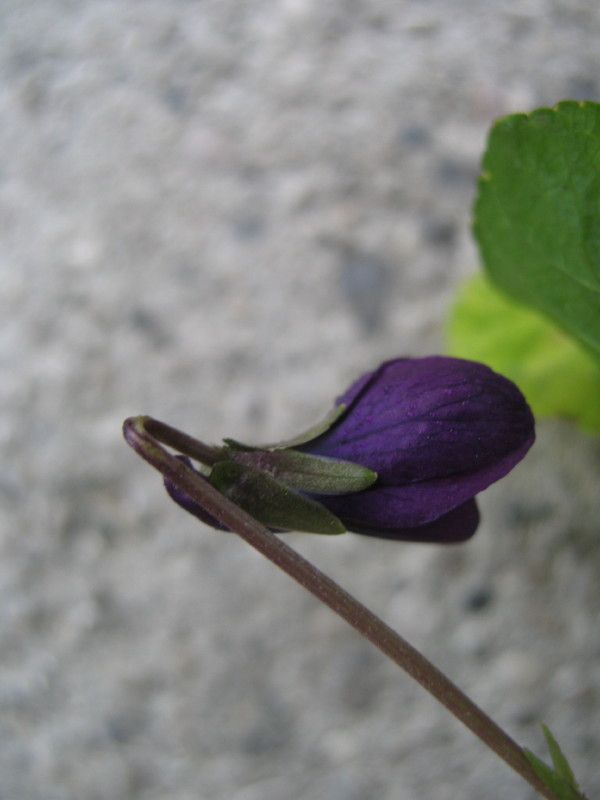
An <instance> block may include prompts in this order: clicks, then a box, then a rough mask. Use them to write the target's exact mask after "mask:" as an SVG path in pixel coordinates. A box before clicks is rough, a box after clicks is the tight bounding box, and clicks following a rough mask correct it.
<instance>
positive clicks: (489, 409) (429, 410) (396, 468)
mask: <svg viewBox="0 0 600 800" xmlns="http://www.w3.org/2000/svg"><path fill="white" fill-rule="evenodd" d="M337 405H338V406H339V405H341V406H344V409H343V411H342V413H341V415H339V416H338V418H337V419H336V420H335V421H334V422H333V423H332V424H331V425H330V426H329V427H328V428H326V429H325V430H324V432H320V433H319V434H318V435H316V436H315V437H313V438H310V437H309V439H308V441H304V440H302V438H301V437H300V438H299V440H292V441H291V442H290V443H288V444H287V445H286V443H283V444H282V445H278V446H274V447H272V448H264V449H261V448H245V446H243V445H240V446H239V447H240V448H242V452H233V451H231V450H230V449H229V448H223V450H222V452H223V454H224V455H223V458H229V457H231V458H233V459H234V460H236V461H239V462H243V463H244V464H246V465H253V466H254V467H257V468H258V469H259V470H264V471H266V472H268V473H269V474H270V476H271V478H270V480H272V476H275V477H276V478H277V480H278V481H279V483H278V485H279V486H281V484H282V483H283V484H286V482H287V486H288V487H289V486H290V485H293V489H292V490H290V489H287V491H289V492H290V496H292V495H293V497H297V496H298V495H299V496H300V497H302V498H305V499H307V500H311V501H317V502H318V504H319V505H320V506H321V507H324V508H325V509H327V510H328V511H329V512H331V513H332V514H333V515H335V517H336V518H337V521H340V522H341V524H342V526H343V528H345V529H347V530H349V531H353V532H355V533H360V534H365V535H368V536H377V537H381V538H386V539H397V540H405V541H415V542H439V543H444V542H458V541H463V540H465V539H468V538H469V537H470V536H472V535H473V534H474V533H475V530H476V528H477V525H478V523H479V512H478V509H477V505H476V502H475V499H474V497H475V495H476V494H477V493H478V492H481V491H482V490H483V489H485V488H486V487H487V486H489V485H490V484H491V483H494V482H495V481H497V480H498V479H499V478H502V477H503V476H504V475H506V474H507V473H508V472H509V471H510V470H511V469H512V468H513V467H514V466H515V465H516V464H517V463H518V462H519V461H520V460H521V459H522V458H523V456H524V455H525V453H526V452H527V450H528V449H529V448H530V447H531V445H532V444H533V441H534V438H535V434H534V420H533V416H532V414H531V411H530V409H529V407H528V405H527V403H526V402H525V399H524V397H523V395H522V394H521V392H520V391H519V389H518V388H517V387H516V386H515V385H514V384H513V383H512V382H511V381H509V380H507V379H506V378H504V377H502V376H501V375H498V374H497V373H495V372H493V371H492V370H491V369H490V368H489V367H486V366H484V365H483V364H479V363H476V362H473V361H465V360H462V359H457V358H447V357H443V356H431V357H427V358H415V359H410V358H402V359H396V360H393V361H388V362H386V363H384V364H382V365H381V366H380V367H379V368H378V369H377V370H375V371H374V372H371V373H368V374H366V375H363V376H362V377H361V378H359V379H358V380H357V381H356V382H355V383H354V384H353V385H352V386H351V387H350V388H349V389H348V390H347V391H346V392H345V393H344V394H343V395H342V396H341V397H340V398H339V399H338V400H337ZM298 441H300V443H299V444H298V443H297V442H298ZM234 444H235V443H234ZM246 450H247V451H249V452H246ZM282 452H283V453H286V454H298V453H302V454H304V455H305V456H307V455H308V456H311V457H313V458H315V457H316V458H317V459H320V460H326V461H327V463H329V461H330V460H332V459H333V460H334V461H338V460H339V461H341V462H343V463H346V464H348V462H350V465H360V466H362V467H367V468H368V469H369V470H372V471H373V472H374V473H376V475H377V476H376V479H374V481H373V478H374V476H373V478H371V479H370V480H368V481H366V484H370V485H367V488H364V489H361V490H360V491H341V492H340V491H339V490H338V491H331V489H330V488H326V490H325V491H323V490H317V491H314V489H312V488H311V487H310V486H309V487H308V488H307V487H306V486H304V488H300V489H298V486H300V487H302V485H303V484H302V483H301V482H300V483H296V484H293V482H292V484H290V483H289V481H288V479H287V478H282V477H280V476H278V473H277V470H278V466H277V463H276V461H277V460H278V459H279V460H280V459H281V458H282V456H281V453H282ZM270 459H271V460H272V461H273V463H272V464H271V461H270ZM309 460H310V459H309ZM315 463H316V462H315ZM237 469H238V470H239V469H242V468H241V467H239V465H238V466H237ZM254 472H256V470H253V473H254ZM263 474H264V472H263ZM371 474H372V473H371ZM207 479H210V478H207ZM167 489H168V491H169V493H170V494H171V496H172V497H173V499H174V500H176V501H177V502H178V503H179V504H180V505H182V506H183V507H184V508H186V509H187V510H188V511H190V512H191V513H193V514H195V515H196V516H198V517H200V518H201V519H202V520H203V521H204V522H207V523H208V524H211V525H213V526H214V527H221V526H219V524H218V523H217V522H216V520H214V519H213V518H209V517H208V516H207V514H206V512H204V511H203V509H201V508H200V507H199V506H198V504H196V503H194V501H192V500H191V499H190V498H189V497H187V496H186V495H183V494H182V493H181V492H180V491H179V490H178V489H177V488H176V487H174V486H173V485H172V484H169V483H168V482H167ZM239 496H240V497H242V502H240V505H242V507H243V505H244V503H243V494H240V495H239ZM248 510H250V509H248ZM263 521H265V522H267V524H268V520H265V519H263ZM300 526H301V523H300V524H299V525H298V527H297V528H296V529H302V527H300ZM271 527H279V526H277V525H276V526H271ZM285 527H286V528H288V525H285ZM289 527H291V526H289ZM343 528H340V529H341V530H343ZM304 529H306V528H304ZM328 532H339V531H333V530H331V531H328Z"/></svg>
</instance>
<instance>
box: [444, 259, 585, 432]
mask: <svg viewBox="0 0 600 800" xmlns="http://www.w3.org/2000/svg"><path fill="white" fill-rule="evenodd" d="M447 335H448V343H449V350H450V353H451V354H452V355H455V356H461V357H463V358H471V359H473V360H474V361H482V362H483V363H485V364H489V366H490V367H492V368H493V369H495V370H497V371H498V372H500V373H502V374H503V375H506V377H507V378H510V379H511V380H513V381H514V382H515V383H516V384H517V385H518V386H519V387H520V389H521V391H522V392H523V394H524V395H525V396H526V398H527V400H528V402H529V404H530V405H531V407H532V409H533V412H534V414H535V415H536V416H559V417H564V418H567V419H572V420H574V421H575V422H577V423H578V424H579V425H580V426H581V427H582V428H584V429H586V430H589V431H593V432H596V433H600V368H599V367H598V365H597V364H596V361H595V360H594V359H593V358H591V357H590V356H589V355H588V353H587V352H586V351H585V350H583V349H582V348H581V347H580V346H578V345H577V343H576V342H575V341H574V340H573V339H571V338H570V337H568V336H566V335H565V334H563V333H562V332H561V331H560V330H559V329H558V328H556V327H555V326H554V325H552V323H550V322H549V321H548V320H547V319H546V318H545V317H543V316H541V315H540V314H538V313H537V312H536V311H533V310H532V309H530V308H527V307H526V306H524V305H522V304H520V303H516V302H514V301H513V300H511V299H510V298H509V297H508V296H507V295H505V294H504V293H501V292H499V291H498V290H496V289H495V288H494V287H493V286H492V285H491V284H490V282H489V281H488V280H486V278H485V276H484V275H482V274H477V275H475V276H473V277H472V278H471V279H469V280H468V281H467V282H466V283H465V284H464V286H463V287H462V288H461V290H460V292H459V294H458V297H457V300H456V304H455V306H454V309H453V311H452V314H451V317H450V320H449V324H448V329H447Z"/></svg>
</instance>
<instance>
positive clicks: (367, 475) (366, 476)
mask: <svg viewBox="0 0 600 800" xmlns="http://www.w3.org/2000/svg"><path fill="white" fill-rule="evenodd" d="M224 455H225V456H226V457H227V458H229V459H231V460H232V461H235V462H237V463H238V464H246V465H247V466H250V467H254V468H255V469H261V470H265V471H266V472H268V473H270V474H271V475H272V476H273V477H274V478H275V479H276V480H278V481H279V482H280V483H284V484H285V485H286V486H290V487H292V488H294V489H303V490H304V491H306V492H318V493H320V494H349V493H351V492H360V491H362V489H366V488H367V486H370V485H371V484H372V483H373V482H374V481H376V480H377V473H376V472H373V470H372V469H369V468H368V467H363V466H362V464H355V463H354V462H353V461H341V460H339V459H335V458H325V457H323V456H312V455H309V454H308V453H299V452H298V451H296V450H259V449H258V448H257V449H255V450H252V451H248V450H239V449H237V448H235V447H234V448H232V449H229V450H228V449H227V448H224Z"/></svg>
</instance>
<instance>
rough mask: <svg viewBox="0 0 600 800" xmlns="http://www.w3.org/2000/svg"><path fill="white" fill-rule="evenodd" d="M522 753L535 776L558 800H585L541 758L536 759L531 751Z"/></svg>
mask: <svg viewBox="0 0 600 800" xmlns="http://www.w3.org/2000/svg"><path fill="white" fill-rule="evenodd" d="M523 752H524V753H525V755H526V756H527V760H528V761H529V763H530V764H531V767H532V769H533V771H534V772H535V774H536V775H537V776H538V778H539V779H540V780H541V781H542V783H543V784H545V785H546V786H547V787H548V788H549V789H550V790H551V791H552V792H553V793H554V794H555V795H556V797H557V798H558V800H585V798H584V796H583V795H582V794H580V793H579V792H578V791H577V789H576V788H575V787H574V786H572V785H571V784H569V783H567V781H565V780H564V779H563V778H562V777H561V776H560V775H558V773H556V772H555V771H554V770H553V769H552V767H549V766H548V765H547V764H544V762H543V761H542V760H541V758H538V757H537V756H536V755H535V754H534V753H532V752H531V750H527V748H524V750H523Z"/></svg>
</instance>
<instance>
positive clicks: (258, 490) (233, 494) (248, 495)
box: [209, 461, 346, 534]
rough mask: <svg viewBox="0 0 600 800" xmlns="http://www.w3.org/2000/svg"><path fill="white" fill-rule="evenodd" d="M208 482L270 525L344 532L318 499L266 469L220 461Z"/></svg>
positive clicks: (332, 532) (341, 525)
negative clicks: (283, 482)
mask: <svg viewBox="0 0 600 800" xmlns="http://www.w3.org/2000/svg"><path fill="white" fill-rule="evenodd" d="M209 480H210V483H212V485H213V486H215V487H216V488H217V489H218V490H219V491H220V492H221V493H222V494H224V495H225V496H226V497H228V498H229V499H230V500H232V501H233V502H234V503H236V504H237V505H238V506H239V507H240V508H243V509H244V511H247V512H248V513H249V514H251V515H252V516H253V517H255V518H256V519H257V520H259V522H262V523H263V524H264V525H268V526H269V527H271V528H277V529H281V530H296V531H303V532H305V533H323V534H337V533H345V531H346V528H345V527H344V525H343V524H342V523H341V521H340V520H339V519H338V518H337V517H336V516H335V515H334V514H332V513H331V512H330V511H328V510H327V509H326V508H325V507H324V506H322V505H320V503H316V502H315V501H314V500H310V499H309V498H308V497H302V495H300V494H298V493H297V492H295V491H294V490H293V489H290V488H289V487H287V486H284V485H283V484H282V483H279V481H277V480H275V478H273V477H272V476H271V475H269V474H268V473H266V472H264V471H262V470H259V469H255V468H253V467H249V466H245V465H243V464H237V463H235V462H233V461H220V462H219V463H218V464H215V466H214V467H213V470H212V472H211V474H210V478H209Z"/></svg>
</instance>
